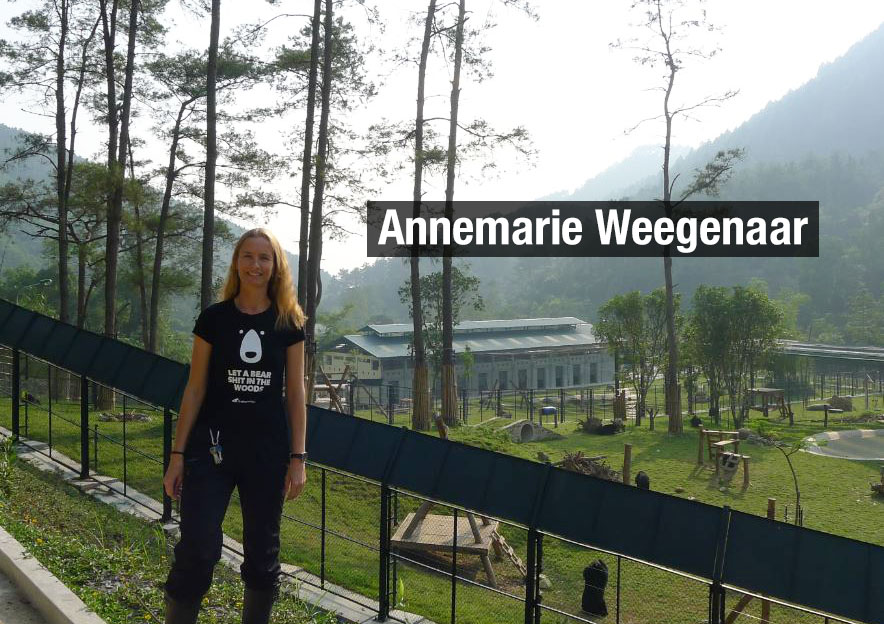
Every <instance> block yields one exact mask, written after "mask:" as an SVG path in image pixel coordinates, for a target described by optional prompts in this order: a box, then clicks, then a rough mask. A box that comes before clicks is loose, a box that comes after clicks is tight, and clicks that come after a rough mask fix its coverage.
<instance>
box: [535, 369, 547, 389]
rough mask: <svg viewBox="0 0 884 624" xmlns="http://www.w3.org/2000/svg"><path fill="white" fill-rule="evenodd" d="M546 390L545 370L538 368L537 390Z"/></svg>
mask: <svg viewBox="0 0 884 624" xmlns="http://www.w3.org/2000/svg"><path fill="white" fill-rule="evenodd" d="M544 388H546V369H545V368H538V369H537V389H538V390H543V389H544Z"/></svg>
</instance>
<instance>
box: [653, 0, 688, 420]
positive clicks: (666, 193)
mask: <svg viewBox="0 0 884 624" xmlns="http://www.w3.org/2000/svg"><path fill="white" fill-rule="evenodd" d="M658 10H659V7H658ZM661 19H662V18H661ZM661 23H662V22H661ZM666 50H667V67H668V69H669V82H668V85H667V87H666V95H665V97H664V98H663V115H664V118H665V119H666V141H665V143H664V145H663V205H664V206H665V208H666V216H667V217H669V218H670V219H671V218H672V188H671V185H670V182H669V154H670V148H671V147H672V118H673V114H672V112H671V111H670V110H669V96H670V95H671V94H672V87H673V85H674V83H675V72H676V71H677V66H676V65H675V61H674V59H673V58H672V53H671V51H670V49H669V40H668V39H667V40H666ZM663 278H664V281H665V288H666V341H667V343H668V345H667V346H668V348H669V358H668V361H667V362H666V373H665V402H666V413H667V414H668V416H669V433H681V432H682V431H683V429H684V425H683V423H682V417H681V393H680V392H679V388H678V336H677V335H676V333H675V296H674V294H673V285H672V256H671V255H670V248H669V246H667V247H665V248H664V250H663Z"/></svg>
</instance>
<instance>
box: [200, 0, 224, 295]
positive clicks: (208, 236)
mask: <svg viewBox="0 0 884 624" xmlns="http://www.w3.org/2000/svg"><path fill="white" fill-rule="evenodd" d="M220 31H221V0H212V27H211V33H210V35H209V62H208V71H207V72H206V187H205V192H204V193H203V195H204V198H203V199H204V202H205V203H204V211H203V263H202V273H201V276H200V309H205V308H207V307H209V305H211V303H212V301H213V300H214V297H213V296H212V264H213V262H214V258H215V249H214V244H215V162H216V161H217V160H218V137H217V136H216V130H217V121H218V120H217V117H216V112H215V85H216V83H217V79H218V36H219V33H220Z"/></svg>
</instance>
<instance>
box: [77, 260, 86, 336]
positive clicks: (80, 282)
mask: <svg viewBox="0 0 884 624" xmlns="http://www.w3.org/2000/svg"><path fill="white" fill-rule="evenodd" d="M85 326H86V243H80V244H79V245H77V327H78V328H80V329H83V328H84V327H85Z"/></svg>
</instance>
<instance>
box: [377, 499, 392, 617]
mask: <svg viewBox="0 0 884 624" xmlns="http://www.w3.org/2000/svg"><path fill="white" fill-rule="evenodd" d="M380 528H381V539H380V545H379V546H380V548H379V550H380V556H379V557H378V560H379V569H378V617H377V620H378V621H379V622H385V621H386V620H387V618H388V617H390V586H389V583H390V488H389V486H388V485H387V484H386V483H382V484H381V527H380Z"/></svg>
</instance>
